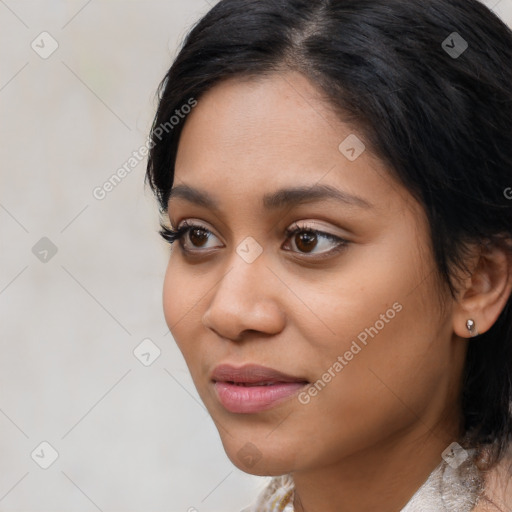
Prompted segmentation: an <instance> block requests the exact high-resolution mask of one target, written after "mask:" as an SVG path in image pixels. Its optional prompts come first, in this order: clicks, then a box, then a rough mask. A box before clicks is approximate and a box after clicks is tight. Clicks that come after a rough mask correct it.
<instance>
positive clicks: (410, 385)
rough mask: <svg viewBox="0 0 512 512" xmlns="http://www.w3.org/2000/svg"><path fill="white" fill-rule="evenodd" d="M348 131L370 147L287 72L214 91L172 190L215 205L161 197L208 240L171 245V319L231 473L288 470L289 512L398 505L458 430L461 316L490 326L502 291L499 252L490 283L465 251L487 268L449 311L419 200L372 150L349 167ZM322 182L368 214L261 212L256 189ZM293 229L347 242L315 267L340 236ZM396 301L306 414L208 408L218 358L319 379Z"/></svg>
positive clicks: (296, 209)
mask: <svg viewBox="0 0 512 512" xmlns="http://www.w3.org/2000/svg"><path fill="white" fill-rule="evenodd" d="M349 134H356V135H357V136H358V137H359V139H360V140H364V138H363V136H362V135H361V134H359V132H357V130H356V129H355V128H354V127H351V126H349V125H347V124H345V123H343V122H342V121H341V120H340V119H339V118H338V117H337V116H336V115H335V114H334V113H333V112H332V109H331V108H330V107H329V105H327V104H326V103H324V102H323V101H322V100H321V99H320V97H319V93H318V91H317V90H316V88H315V87H314V85H312V84H311V83H310V82H309V81H308V80H307V79H306V78H305V77H304V76H302V75H300V74H298V73H296V72H285V73H281V74H275V75H272V76H270V77H266V78H264V79H259V80H241V79H239V78H238V79H230V80H227V81H224V82H222V83H220V84H218V85H216V86H215V87H214V88H212V89H211V90H209V91H208V92H207V93H206V94H205V95H204V96H203V97H202V98H201V99H200V101H199V103H198V105H197V107H195V108H194V109H193V111H192V113H191V114H190V115H189V116H188V118H187V121H186V123H185V126H184V129H183V133H182V136H181V140H180V144H179V148H178V154H177V160H176V168H175V177H174V186H176V185H178V184H187V185H190V186H193V187H195V188H198V189H201V190H202V191H207V192H208V193H210V194H211V195H212V196H213V197H214V198H215V199H217V200H218V202H219V205H220V207H219V208H220V209H219V211H213V210H211V209H208V208H205V207H203V206H200V205H197V204H194V203H191V202H189V201H187V200H185V199H183V198H180V197H175V198H171V200H170V202H169V208H168V212H169V219H170V222H171V224H172V226H173V227H174V228H176V227H179V226H180V225H182V223H183V221H184V220H187V222H188V223H193V224H196V223H199V224H201V226H203V227H204V228H206V229H207V230H208V233H209V238H208V240H207V241H206V242H205V241H204V240H201V239H198V238H197V236H196V237H195V238H194V237H193V236H192V237H191V236H188V235H185V237H184V239H182V241H181V242H183V244H184V246H185V247H186V248H188V249H190V250H195V251H196V256H190V255H187V253H185V251H184V246H183V245H182V244H181V243H180V242H175V244H174V246H173V247H172V251H171V255H170V258H169V264H168V268H167V273H166V277H165V283H164V296H163V299H164V312H165V318H166V321H167V324H168V326H169V328H170V330H171V333H172V335H173V337H174V339H175V341H176V343H177V344H178V346H179V348H180V350H181V351H182V353H183V355H184V358H185V360H186V362H187V365H188V367H189V369H190V372H191V375H192V378H193V380H194V383H195V385H196V387H197V390H198V393H199V395H200V397H201V399H202V400H203V401H204V404H205V406H206V407H207V409H208V411H209V413H210V414H211V416H212V418H213V420H214V422H215V424H216V426H217V428H218V430H219V434H220V437H221V440H222V443H223V446H224V448H225V450H226V453H227V455H228V457H229V458H230V459H231V461H232V462H233V463H234V464H235V465H236V466H237V467H238V468H240V469H241V470H243V471H246V472H248V473H252V474H256V475H280V474H284V473H292V475H293V478H294V481H295V486H296V496H295V502H294V506H295V510H296V511H303V510H307V511H313V512H314V511H319V510H323V511H325V512H330V511H337V512H339V511H351V512H363V511H374V510H379V511H381V512H386V511H389V512H396V510H400V508H402V507H403V506H404V505H405V504H406V503H407V502H408V501H409V499H410V498H411V496H412V495H413V494H414V492H415V491H416V490H417V488H418V487H419V486H420V485H421V484H422V483H423V482H424V481H425V479H426V478H427V477H428V475H429V474H430V472H431V471H432V470H433V469H434V468H435V467H436V466H437V465H438V464H439V462H440V461H441V460H442V459H441V453H442V452H443V450H444V449H445V448H446V447H447V446H448V445H449V444H450V443H451V442H452V441H454V440H455V439H456V438H457V436H458V434H459V433H460V423H459V419H458V418H459V412H460V411H459V406H458V400H459V396H460V391H461V388H460V380H461V377H460V376H461V372H462V369H463V365H464V358H465V354H466V350H467V343H468V338H469V337H470V335H469V333H468V331H467V329H466V327H465V323H466V319H467V318H474V319H475V321H476V323H477V328H478V330H479V332H485V330H487V329H488V328H489V327H490V326H491V325H492V323H493V322H494V321H495V319H496V318H497V316H498V314H499V312H500V311H501V308H502V307H503V306H504V303H505V302H504V301H505V300H506V298H507V297H508V295H509V294H510V288H511V286H512V284H511V279H510V275H509V273H507V272H502V273H500V272H497V271H495V269H496V268H501V269H504V268H506V260H504V258H503V257H502V255H500V253H492V254H491V253H489V257H488V258H487V259H486V260H485V261H486V262H490V263H489V264H488V267H489V268H491V269H494V271H493V272H494V273H493V272H491V273H490V274H489V275H491V277H490V278H487V274H485V269H486V268H487V267H486V266H485V265H482V264H481V263H480V264H478V265H477V263H478V262H481V261H482V260H481V257H480V255H479V254H475V258H474V261H473V267H474V268H477V267H478V269H480V270H481V273H480V274H477V273H475V274H474V275H475V276H477V277H476V278H473V277H472V276H467V277H466V279H465V281H464V287H463V289H462V292H461V295H460V298H459V300H457V301H453V299H451V298H450V297H449V295H448V293H447V291H443V288H442V287H440V286H439V280H438V279H439V278H438V277H437V275H436V272H435V271H434V269H435V265H434V260H433V256H432V248H431V244H430V238H429V235H428V224H427V220H426V217H425V214H424V211H423V209H422V207H421V206H420V205H419V204H418V203H417V202H416V201H415V200H414V199H413V197H412V196H411V194H410V193H409V192H408V191H407V190H406V189H405V188H404V187H402V186H401V185H400V184H399V183H398V182H397V181H395V180H394V179H393V178H392V177H391V175H390V173H389V171H388V169H387V168H386V167H385V165H384V164H383V163H382V162H381V161H379V160H378V159H377V158H375V157H374V156H373V155H372V154H371V153H370V151H369V149H368V148H367V149H366V150H365V151H364V152H363V153H362V154H361V155H360V156H359V157H358V158H357V159H356V160H355V161H349V159H347V158H346V157H345V156H344V155H343V154H342V153H341V152H340V150H339V149H338V146H339V144H340V143H341V142H342V141H343V140H344V139H345V138H346V137H347V136H348V135H349ZM317 183H318V184H325V185H331V186H333V187H335V188H337V189H338V190H342V191H345V192H348V193H350V194H354V195H357V196H359V197H360V198H362V199H364V200H365V201H366V202H368V203H370V204H371V207H369V208H362V207H360V206H357V205H354V204H345V203H341V202H337V201H334V200H326V199H323V200H321V201H319V202H311V203H307V204H301V205H297V206H293V207H290V206H288V207H284V208H283V209H279V210H276V211H266V210H264V209H263V207H262V196H263V195H264V194H267V193H271V192H275V191H276V190H277V189H279V188H282V187H293V186H297V185H305V186H312V185H314V184H317ZM295 222H296V223H297V224H298V225H300V226H304V225H308V226H310V227H312V228H313V229H319V230H321V231H324V232H328V233H330V234H333V235H336V236H339V237H341V238H344V239H345V240H346V241H347V242H348V244H347V245H346V246H345V247H344V249H343V250H341V251H340V252H337V253H331V255H330V256H328V257H324V258H323V259H322V258H321V257H319V256H320V255H324V256H325V255H327V253H328V251H329V250H331V249H334V248H335V247H336V242H332V241H329V240H328V239H325V238H324V237H322V236H318V237H317V238H316V239H314V241H316V242H317V245H316V246H314V243H313V245H309V246H308V245H304V244H301V242H300V238H299V236H297V235H295V236H293V237H291V238H287V236H286V235H285V230H286V228H288V227H290V226H292V224H293V223H295ZM189 235H190V233H189ZM248 236H251V237H253V238H254V239H255V240H256V241H257V243H258V244H259V246H261V248H262V250H263V252H262V253H261V254H260V255H259V256H258V257H257V258H256V259H255V260H254V261H253V262H252V263H248V262H246V261H245V260H244V259H242V257H240V256H239V254H238V253H237V252H236V249H237V247H238V246H239V245H240V244H241V243H242V241H244V240H245V239H246V237H248ZM493 265H494V266H493ZM496 265H497V266H496ZM499 265H501V267H500V266H499ZM480 270H479V271H480ZM441 299H444V300H445V307H444V308H442V307H441V306H440V304H441V302H440V301H441ZM395 303H399V304H400V305H401V306H402V308H401V310H400V311H399V312H397V313H396V315H395V316H394V318H393V319H391V320H389V321H388V322H386V323H385V326H384V327H383V328H382V329H380V330H379V332H378V334H377V335H375V336H374V337H373V338H371V337H369V338H368V342H367V345H366V346H362V350H361V351H360V352H358V353H357V355H355V356H354V357H353V359H352V360H351V361H349V362H348V364H347V365H346V366H344V368H343V369H342V371H340V372H339V373H336V376H335V377H334V378H332V379H331V381H330V382H329V383H328V384H327V385H326V386H325V387H324V388H323V389H322V390H321V391H320V392H318V394H317V395H316V396H314V397H312V398H311V400H310V402H309V403H307V404H303V403H300V401H299V400H298V399H297V397H292V398H291V399H288V400H286V401H284V402H282V403H281V404H279V405H277V406H276V407H274V408H272V409H270V410H267V411H263V412H259V413H254V414H235V413H231V412H228V411H227V410H225V409H224V407H223V406H222V405H221V404H220V402H219V401H218V399H217V397H216V394H215V391H214V388H213V385H212V383H211V381H210V375H211V372H212V371H213V369H214V367H215V366H217V365H218V364H220V363H230V364H232V365H235V366H241V365H242V364H245V363H255V364H260V365H264V366H268V367H271V368H275V369H277V370H279V371H282V372H284V373H287V374H290V375H294V376H301V377H304V378H306V379H307V380H308V381H309V382H311V383H314V382H315V381H317V380H318V379H319V378H321V377H322V375H323V374H325V372H326V371H327V370H328V369H329V368H332V366H333V363H334V362H335V361H337V358H338V356H340V355H341V356H343V354H345V352H346V351H347V350H349V349H350V346H351V344H352V342H353V341H354V340H356V339H357V336H358V334H360V333H361V332H363V331H364V330H365V328H369V327H370V326H375V324H376V321H377V320H379V319H381V318H382V317H381V315H382V314H385V313H386V311H387V310H389V309H390V308H392V305H393V304H395ZM360 345H361V344H360ZM247 443H251V445H252V446H251V448H250V449H251V450H253V451H255V453H257V455H258V457H260V458H259V460H257V462H256V463H255V464H253V465H250V466H248V465H247V463H246V462H247V461H246V460H244V458H243V457H241V456H240V455H239V451H240V450H241V449H242V448H243V447H245V449H246V450H247V449H248V448H247V446H248V445H247Z"/></svg>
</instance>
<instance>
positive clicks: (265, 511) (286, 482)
mask: <svg viewBox="0 0 512 512" xmlns="http://www.w3.org/2000/svg"><path fill="white" fill-rule="evenodd" d="M292 496H293V480H292V477H291V476H290V475H282V476H276V477H273V478H272V480H271V481H270V482H269V483H268V485H267V486H266V487H265V488H264V489H263V491H262V492H261V493H260V494H259V496H258V497H257V498H256V501H255V502H254V503H253V504H252V505H250V506H249V507H247V508H244V509H243V510H241V511H240V512H285V510H288V509H285V507H286V506H287V505H289V504H290V503H291V501H292Z"/></svg>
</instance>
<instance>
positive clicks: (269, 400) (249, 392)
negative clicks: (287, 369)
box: [214, 382, 307, 413]
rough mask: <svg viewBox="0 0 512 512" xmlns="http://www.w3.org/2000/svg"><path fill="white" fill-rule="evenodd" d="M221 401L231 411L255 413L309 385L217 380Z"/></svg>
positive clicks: (216, 385)
mask: <svg viewBox="0 0 512 512" xmlns="http://www.w3.org/2000/svg"><path fill="white" fill-rule="evenodd" d="M214 386H215V389H216V391H217V395H218V397H219V400H220V403H221V404H222V405H223V406H224V407H225V408H226V409H227V410H228V411H230V412H236V413H255V412H260V411H265V410H267V409H271V408H272V407H275V406H276V405H278V404H279V403H280V402H282V401H284V400H286V399H287V398H290V397H291V396H292V395H295V394H296V393H297V391H299V390H300V389H302V388H303V387H304V386H307V384H306V383H302V382H279V383H276V384H272V385H270V386H237V385H236V384H230V383H228V382H215V384H214Z"/></svg>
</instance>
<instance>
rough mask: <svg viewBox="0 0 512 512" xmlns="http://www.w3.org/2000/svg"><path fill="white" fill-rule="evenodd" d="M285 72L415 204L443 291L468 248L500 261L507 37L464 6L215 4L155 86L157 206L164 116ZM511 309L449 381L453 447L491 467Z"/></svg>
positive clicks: (456, 2) (311, 1)
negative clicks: (457, 418) (459, 386)
mask: <svg viewBox="0 0 512 512" xmlns="http://www.w3.org/2000/svg"><path fill="white" fill-rule="evenodd" d="M286 70H296V71H299V72H301V73H302V74H303V75H305V76H306V77H307V78H309V79H310V80H311V81H312V82H313V83H314V84H316V85H317V88H318V90H319V91H321V92H322V94H323V96H324V97H325V98H326V100H327V101H328V102H329V104H330V105H331V106H332V108H333V109H334V111H335V112H337V113H338V114H339V115H340V117H343V120H346V121H350V122H352V123H353V124H354V125H355V126H357V128H358V130H359V132H360V133H361V134H363V136H364V142H365V145H366V147H367V150H369V151H370V152H372V153H373V154H374V155H376V156H377V157H378V158H380V159H381V160H382V161H383V162H385V163H386V164H387V165H388V167H389V169H390V172H391V173H392V174H393V175H394V177H395V178H396V179H398V180H399V181H400V182H401V183H403V184H404V186H405V187H406V188H407V189H408V190H409V191H410V193H411V194H412V195H413V196H414V197H415V198H416V199H417V200H418V201H419V202H420V204H422V206H423V207H424V209H425V212H426V214H427V217H428V221H429V227H430V236H431V240H432V247H433V251H434V257H435V263H436V267H437V271H438V274H439V276H440V281H441V282H442V283H443V284H444V285H446V287H447V288H448V289H449V290H450V293H451V295H452V296H453V297H455V294H456V285H455V282H454V269H456V268H459V269H460V268H462V269H465V268H466V267H465V264H464V261H465V255H466V253H467V248H468V244H470V243H477V244H479V245H480V244H484V243H491V244H501V245H502V246H504V247H505V248H507V249H508V250H509V252H508V254H509V255H510V246H508V245H507V242H508V241H509V240H510V239H512V189H511V188H510V187H512V31H511V30H510V28H509V27H508V26H507V25H506V24H505V23H504V22H503V21H501V20H500V19H499V18H498V16H496V15H495V14H494V13H493V12H492V11H490V10H489V9H488V8H487V7H485V5H483V4H481V3H480V2H479V1H477V0H221V1H220V2H219V3H218V4H216V5H215V7H213V8H212V9H211V10H210V11H209V12H208V13H207V14H206V15H205V16H204V17H203V18H202V19H201V20H199V22H197V23H196V25H195V26H194V27H193V28H192V30H191V31H190V32H189V34H188V35H187V36H186V38H185V40H184V43H183V45H182V47H181V49H180V51H179V54H178V55H177V57H176V59H175V61H174V63H173V64H172V67H171V68H170V69H169V71H168V72H167V74H166V76H165V77H164V79H163V80H162V82H161V84H160V87H159V105H158V110H157V113H156V117H155V119H154V123H153V127H152V130H151V136H150V137H151V139H150V141H151V149H150V153H149V157H148V166H147V174H146V179H147V181H148V182H149V184H150V186H151V189H152V190H153V192H154V193H155V194H156V196H157V198H158V201H159V204H160V210H161V212H165V211H166V210H167V201H168V198H169V191H170V189H171V187H172V185H173V180H174V163H175V159H176V152H177V147H178V142H179V138H180V133H181V130H182V128H183V124H184V122H181V123H178V124H176V125H174V124H172V125H171V124H170V123H169V119H170V118H171V117H172V116H173V115H175V113H176V112H177V111H180V109H181V108H182V106H183V105H187V104H190V102H191V100H193V101H196V100H199V99H200V97H201V95H202V94H204V93H205V92H206V91H207V90H209V89H211V88H212V87H213V86H214V85H215V84H217V83H219V82H220V81H221V80H224V79H227V78H230V77H240V78H242V77H248V78H258V77H263V76H265V75H270V74H272V73H276V72H282V71H286ZM164 132H165V133H164ZM511 301H512V298H511V297H509V299H508V302H507V303H506V306H505V308H504V309H503V311H502V312H501V314H500V316H499V318H498V319H497V321H496V322H495V324H494V325H493V326H492V327H491V328H490V329H489V330H488V331H487V332H485V333H483V334H480V335H478V336H476V337H475V338H474V339H471V340H470V341H469V347H468V352H467V356H466V357H467V358H466V364H465V370H464V376H463V379H464V380H463V391H462V397H461V410H462V414H463V418H461V420H462V425H463V429H464V436H465V437H464V443H465V444H466V445H467V446H476V447H479V446H482V445H485V444H488V443H489V444H492V446H493V449H494V451H493V454H492V456H491V464H494V463H496V462H497V461H498V460H499V459H500V458H501V456H502V455H503V453H504V450H505V447H506V446H507V445H508V443H509V442H510V439H511V436H512V412H511V404H512V302H511ZM461 441H462V438H461Z"/></svg>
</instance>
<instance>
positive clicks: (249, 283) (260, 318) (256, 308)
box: [202, 254, 285, 341]
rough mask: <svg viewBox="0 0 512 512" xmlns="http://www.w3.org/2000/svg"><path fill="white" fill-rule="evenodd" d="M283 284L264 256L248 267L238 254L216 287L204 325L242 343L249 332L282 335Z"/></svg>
mask: <svg viewBox="0 0 512 512" xmlns="http://www.w3.org/2000/svg"><path fill="white" fill-rule="evenodd" d="M281 286H282V283H281V282H280V281H279V279H278V278H277V277H276V276H275V275H274V273H273V272H272V271H271V270H270V269H269V268H268V267H267V263H266V261H265V258H264V257H262V256H260V257H259V258H257V259H256V260H255V261H253V262H252V263H247V262H246V261H244V260H243V259H242V258H240V257H239V256H238V255H237V254H235V255H234V258H233V260H232V264H231V266H230V268H229V270H228V271H227V272H225V273H224V275H223V277H222V278H221V280H220V281H219V282H218V283H217V285H216V286H215V289H214V292H213V295H211V297H212V298H211V300H210V303H209V304H208V307H207V309H206V311H205V312H204V314H203V318H202V322H203V324H204V325H205V326H206V327H207V328H209V329H211V330H212V331H214V332H216V333H217V334H218V335H219V336H221V337H223V338H227V339H230V340H233V341H241V340H242V339H243V338H244V336H245V335H246V334H247V332H250V331H253V332H258V333H263V334H266V335H269V334H277V333H279V332H281V330H282V329H283V328H284V325H285V314H284V311H283V308H282V305H281V303H280V301H279V291H281V296H282V290H280V288H281Z"/></svg>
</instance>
